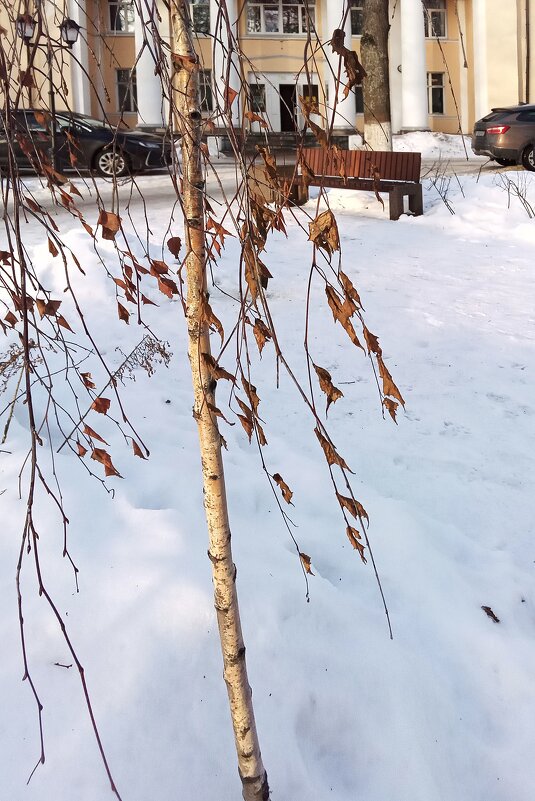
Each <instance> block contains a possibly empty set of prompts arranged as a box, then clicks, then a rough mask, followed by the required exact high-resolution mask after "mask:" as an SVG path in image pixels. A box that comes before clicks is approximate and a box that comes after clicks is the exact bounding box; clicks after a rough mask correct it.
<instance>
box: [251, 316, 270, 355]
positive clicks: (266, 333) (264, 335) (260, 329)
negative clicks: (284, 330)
mask: <svg viewBox="0 0 535 801" xmlns="http://www.w3.org/2000/svg"><path fill="white" fill-rule="evenodd" d="M253 334H254V336H255V339H256V344H257V345H258V350H259V352H260V355H262V351H263V349H264V345H265V344H266V342H267V341H268V340H270V339H271V333H270V330H269V328H268V327H267V325H266V324H265V323H264V322H263V321H262V320H261V319H260V318H259V317H257V318H256V320H255V323H254V326H253Z"/></svg>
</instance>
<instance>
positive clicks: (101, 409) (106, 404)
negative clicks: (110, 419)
mask: <svg viewBox="0 0 535 801" xmlns="http://www.w3.org/2000/svg"><path fill="white" fill-rule="evenodd" d="M110 404H111V400H110V399H109V398H95V400H94V401H93V403H92V404H91V408H92V409H94V410H95V411H96V412H98V413H99V414H108V409H109V408H110Z"/></svg>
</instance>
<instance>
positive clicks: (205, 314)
mask: <svg viewBox="0 0 535 801" xmlns="http://www.w3.org/2000/svg"><path fill="white" fill-rule="evenodd" d="M201 317H202V320H203V321H204V322H206V323H208V325H209V326H211V327H213V328H215V330H216V331H217V332H218V334H219V336H220V337H221V344H223V340H224V339H225V332H224V331H223V325H222V324H221V320H219V318H218V317H216V315H215V314H214V310H213V309H212V307H211V306H210V304H209V303H208V300H207V298H206V295H203V299H202V301H201Z"/></svg>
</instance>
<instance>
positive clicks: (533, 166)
mask: <svg viewBox="0 0 535 801" xmlns="http://www.w3.org/2000/svg"><path fill="white" fill-rule="evenodd" d="M522 165H523V166H524V167H525V168H526V170H531V171H532V172H534V171H535V146H534V145H528V146H527V148H526V149H525V150H524V152H523V153H522Z"/></svg>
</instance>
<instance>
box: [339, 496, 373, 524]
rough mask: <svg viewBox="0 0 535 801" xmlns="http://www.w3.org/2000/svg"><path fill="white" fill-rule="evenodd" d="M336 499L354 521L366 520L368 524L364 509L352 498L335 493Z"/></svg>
mask: <svg viewBox="0 0 535 801" xmlns="http://www.w3.org/2000/svg"><path fill="white" fill-rule="evenodd" d="M336 497H337V499H338V503H339V504H340V506H341V507H342V509H347V511H348V512H349V514H350V515H352V517H354V518H355V520H366V522H367V523H369V522H370V518H369V517H368V513H367V511H366V509H365V508H364V506H363V505H362V504H361V503H359V501H356V500H355V499H354V498H348V497H347V496H346V495H340V493H339V492H337V493H336Z"/></svg>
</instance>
